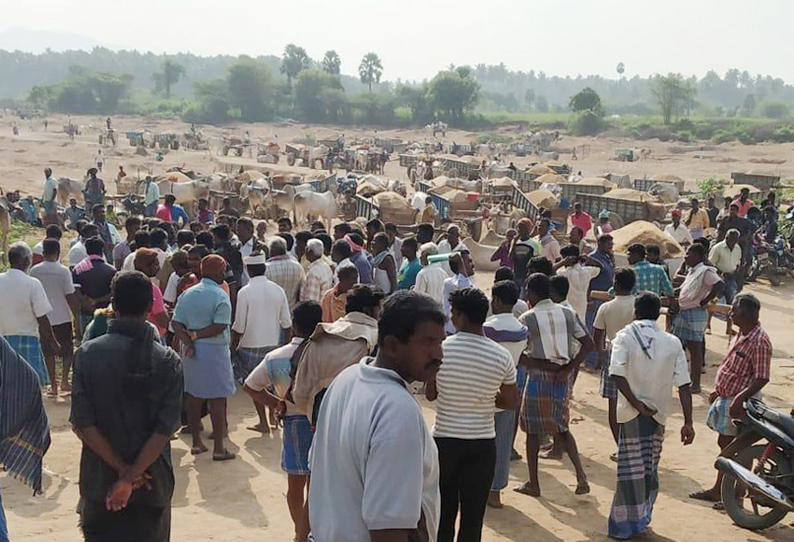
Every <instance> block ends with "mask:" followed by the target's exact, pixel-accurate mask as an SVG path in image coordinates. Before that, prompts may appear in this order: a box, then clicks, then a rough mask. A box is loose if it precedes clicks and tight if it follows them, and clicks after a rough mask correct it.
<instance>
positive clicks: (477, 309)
mask: <svg viewBox="0 0 794 542" xmlns="http://www.w3.org/2000/svg"><path fill="white" fill-rule="evenodd" d="M449 304H450V306H451V307H452V309H453V310H455V311H457V312H460V313H463V314H464V315H465V316H466V318H467V319H468V320H469V322H471V323H472V324H475V325H482V324H483V322H485V319H486V318H487V317H488V306H489V303H488V298H487V297H486V296H485V294H484V293H482V291H480V290H478V289H477V288H462V289H460V290H455V291H454V292H452V293H451V294H449Z"/></svg>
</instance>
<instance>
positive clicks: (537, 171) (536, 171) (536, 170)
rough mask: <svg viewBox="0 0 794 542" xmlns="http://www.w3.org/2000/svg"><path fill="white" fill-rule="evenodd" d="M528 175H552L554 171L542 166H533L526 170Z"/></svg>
mask: <svg viewBox="0 0 794 542" xmlns="http://www.w3.org/2000/svg"><path fill="white" fill-rule="evenodd" d="M527 173H529V174H530V175H549V174H554V170H553V169H551V168H550V167H548V166H544V165H543V164H535V165H534V166H532V167H531V168H529V169H528V170H527Z"/></svg>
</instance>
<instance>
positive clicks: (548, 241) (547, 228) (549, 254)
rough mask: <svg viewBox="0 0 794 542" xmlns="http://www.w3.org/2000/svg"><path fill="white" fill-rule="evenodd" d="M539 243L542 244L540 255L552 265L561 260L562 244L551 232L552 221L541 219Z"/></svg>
mask: <svg viewBox="0 0 794 542" xmlns="http://www.w3.org/2000/svg"><path fill="white" fill-rule="evenodd" d="M538 242H539V243H540V255H541V256H543V257H544V258H546V259H547V260H549V261H550V262H551V263H554V262H556V261H557V260H559V259H560V243H559V242H558V241H557V239H555V238H554V233H553V232H552V230H551V220H549V219H548V218H543V219H541V221H540V223H539V224H538Z"/></svg>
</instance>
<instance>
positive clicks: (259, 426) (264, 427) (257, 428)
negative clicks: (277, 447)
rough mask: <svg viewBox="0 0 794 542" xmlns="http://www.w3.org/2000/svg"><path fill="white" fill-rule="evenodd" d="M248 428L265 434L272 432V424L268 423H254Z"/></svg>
mask: <svg viewBox="0 0 794 542" xmlns="http://www.w3.org/2000/svg"><path fill="white" fill-rule="evenodd" d="M247 429H248V430H249V431H254V432H256V433H262V434H263V435H269V434H270V426H269V425H267V424H263V423H261V422H260V423H258V424H256V425H252V426H250V427H248V428H247Z"/></svg>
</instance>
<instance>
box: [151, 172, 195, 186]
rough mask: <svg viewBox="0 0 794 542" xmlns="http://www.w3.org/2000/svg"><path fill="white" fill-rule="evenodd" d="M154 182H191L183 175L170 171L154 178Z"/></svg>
mask: <svg viewBox="0 0 794 542" xmlns="http://www.w3.org/2000/svg"><path fill="white" fill-rule="evenodd" d="M154 180H155V182H160V181H171V182H172V183H189V182H190V181H191V179H190V177H188V176H187V175H185V174H184V173H180V172H179V171H170V172H168V173H163V174H162V175H158V176H157V177H155V178H154Z"/></svg>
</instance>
